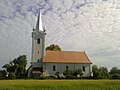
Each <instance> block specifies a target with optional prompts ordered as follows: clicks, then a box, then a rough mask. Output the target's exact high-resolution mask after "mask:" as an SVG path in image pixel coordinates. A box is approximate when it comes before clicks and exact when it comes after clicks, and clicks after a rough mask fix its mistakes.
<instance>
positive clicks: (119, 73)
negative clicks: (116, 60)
mask: <svg viewBox="0 0 120 90" xmlns="http://www.w3.org/2000/svg"><path fill="white" fill-rule="evenodd" d="M109 74H110V76H111V78H112V79H120V69H118V68H117V67H113V68H112V69H111V70H110V72H109Z"/></svg>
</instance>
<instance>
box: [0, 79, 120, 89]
mask: <svg viewBox="0 0 120 90" xmlns="http://www.w3.org/2000/svg"><path fill="white" fill-rule="evenodd" d="M0 90H120V81H119V80H0Z"/></svg>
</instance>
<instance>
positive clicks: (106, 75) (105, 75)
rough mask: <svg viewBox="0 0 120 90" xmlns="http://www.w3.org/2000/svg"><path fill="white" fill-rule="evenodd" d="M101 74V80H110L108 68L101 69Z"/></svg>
mask: <svg viewBox="0 0 120 90" xmlns="http://www.w3.org/2000/svg"><path fill="white" fill-rule="evenodd" d="M99 72H100V74H101V78H102V79H107V78H109V72H108V69H107V68H106V67H100V68H99Z"/></svg>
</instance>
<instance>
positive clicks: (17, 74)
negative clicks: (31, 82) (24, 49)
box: [2, 55, 27, 79]
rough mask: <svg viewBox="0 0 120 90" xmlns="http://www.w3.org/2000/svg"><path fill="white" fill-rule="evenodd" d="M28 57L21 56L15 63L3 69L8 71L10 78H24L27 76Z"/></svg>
mask: <svg viewBox="0 0 120 90" xmlns="http://www.w3.org/2000/svg"><path fill="white" fill-rule="evenodd" d="M26 59H27V57H26V55H21V56H19V57H18V58H15V59H14V60H13V61H11V62H9V63H8V64H5V65H4V66H3V67H2V68H5V69H6V72H7V74H8V78H10V79H13V78H23V77H25V76H26V72H27V71H26V65H27V60H26Z"/></svg>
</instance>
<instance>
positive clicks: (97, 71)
mask: <svg viewBox="0 0 120 90" xmlns="http://www.w3.org/2000/svg"><path fill="white" fill-rule="evenodd" d="M92 72H93V78H95V79H98V78H99V77H100V72H99V69H98V67H97V65H93V66H92Z"/></svg>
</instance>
